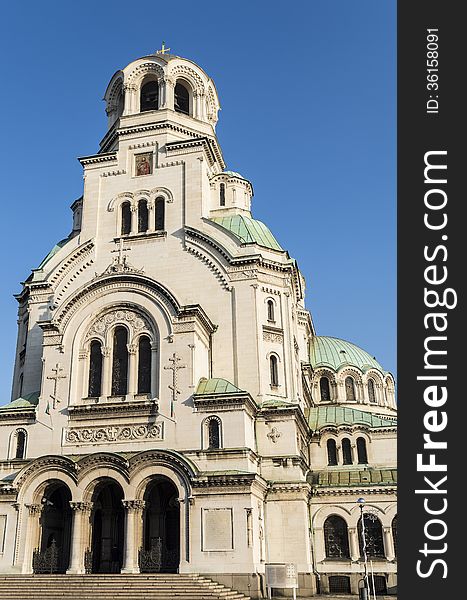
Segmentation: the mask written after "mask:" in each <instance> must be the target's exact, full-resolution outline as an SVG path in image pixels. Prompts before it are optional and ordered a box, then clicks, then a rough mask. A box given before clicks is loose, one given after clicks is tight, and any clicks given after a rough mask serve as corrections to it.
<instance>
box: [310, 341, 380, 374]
mask: <svg viewBox="0 0 467 600" xmlns="http://www.w3.org/2000/svg"><path fill="white" fill-rule="evenodd" d="M310 363H311V365H312V367H313V368H314V369H316V368H318V367H330V368H331V369H334V370H335V371H338V370H339V369H340V368H341V367H344V366H352V367H358V368H359V369H360V370H361V371H363V372H365V371H368V369H378V371H381V372H382V373H386V371H385V369H383V367H382V366H381V365H380V364H379V362H378V361H377V360H376V359H375V357H374V356H371V355H370V354H368V352H366V351H365V350H362V348H359V347H358V346H356V345H355V344H352V343H351V342H347V341H346V340H340V339H339V338H335V337H327V336H323V335H317V336H315V337H313V339H312V341H311V345H310Z"/></svg>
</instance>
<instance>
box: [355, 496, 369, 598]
mask: <svg viewBox="0 0 467 600" xmlns="http://www.w3.org/2000/svg"><path fill="white" fill-rule="evenodd" d="M357 504H358V506H359V507H360V522H361V524H362V542H363V544H362V546H363V560H364V568H365V575H364V578H363V581H364V587H363V589H362V590H361V592H362V593H361V594H360V600H367V598H368V590H369V585H368V556H367V553H366V535H365V520H364V518H363V506H364V505H365V498H359V499H358V500H357Z"/></svg>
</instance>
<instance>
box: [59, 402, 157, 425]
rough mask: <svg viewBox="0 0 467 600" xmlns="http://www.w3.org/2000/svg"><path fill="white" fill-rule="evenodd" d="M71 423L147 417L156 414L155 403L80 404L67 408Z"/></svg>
mask: <svg viewBox="0 0 467 600" xmlns="http://www.w3.org/2000/svg"><path fill="white" fill-rule="evenodd" d="M68 413H69V418H70V420H72V421H75V420H76V421H84V420H88V419H92V420H94V419H99V418H101V419H108V418H113V417H130V416H131V417H140V416H141V417H147V416H150V415H151V416H152V415H157V414H158V405H157V402H154V401H151V400H145V401H137V400H136V401H132V402H109V403H102V404H80V405H75V406H69V407H68Z"/></svg>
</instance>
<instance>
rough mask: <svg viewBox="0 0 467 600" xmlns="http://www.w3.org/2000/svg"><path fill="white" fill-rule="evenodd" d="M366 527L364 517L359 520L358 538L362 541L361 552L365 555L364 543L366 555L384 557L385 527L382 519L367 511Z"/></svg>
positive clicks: (365, 515)
mask: <svg viewBox="0 0 467 600" xmlns="http://www.w3.org/2000/svg"><path fill="white" fill-rule="evenodd" d="M363 518H364V527H362V519H360V520H359V521H358V539H359V543H360V553H361V555H362V556H363V544H364V543H365V546H366V555H367V556H368V557H370V558H371V557H375V558H384V543H383V528H382V526H381V521H380V520H379V519H378V517H377V516H376V515H374V514H372V513H365V514H364V515H363Z"/></svg>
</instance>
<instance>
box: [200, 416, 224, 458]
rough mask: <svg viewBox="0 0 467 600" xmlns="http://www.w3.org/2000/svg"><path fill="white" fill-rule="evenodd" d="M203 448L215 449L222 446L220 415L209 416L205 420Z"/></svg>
mask: <svg viewBox="0 0 467 600" xmlns="http://www.w3.org/2000/svg"><path fill="white" fill-rule="evenodd" d="M202 429H203V431H202V434H203V448H206V449H208V450H213V449H216V448H222V421H221V420H220V419H219V417H215V416H212V417H208V418H207V419H205V420H204V421H203V425H202Z"/></svg>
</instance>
